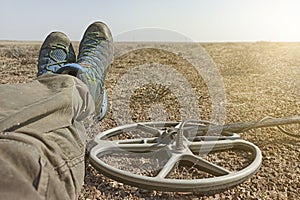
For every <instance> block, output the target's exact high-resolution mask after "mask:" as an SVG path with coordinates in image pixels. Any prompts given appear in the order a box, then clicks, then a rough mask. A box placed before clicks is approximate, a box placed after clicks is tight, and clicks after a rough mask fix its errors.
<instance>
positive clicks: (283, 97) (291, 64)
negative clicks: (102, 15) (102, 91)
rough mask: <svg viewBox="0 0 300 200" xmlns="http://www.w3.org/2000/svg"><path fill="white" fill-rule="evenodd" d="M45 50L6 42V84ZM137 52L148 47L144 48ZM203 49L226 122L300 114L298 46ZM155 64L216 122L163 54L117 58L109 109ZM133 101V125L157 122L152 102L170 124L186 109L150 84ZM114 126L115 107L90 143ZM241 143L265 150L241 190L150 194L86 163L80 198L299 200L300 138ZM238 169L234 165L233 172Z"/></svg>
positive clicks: (1, 64)
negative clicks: (125, 83) (129, 75)
mask: <svg viewBox="0 0 300 200" xmlns="http://www.w3.org/2000/svg"><path fill="white" fill-rule="evenodd" d="M40 45H41V44H40V43H25V42H0V70H1V71H0V77H1V79H0V80H1V84H13V83H25V82H29V81H31V80H33V79H34V78H35V77H36V68H37V67H36V63H37V57H38V50H39V48H40ZM116 45H117V46H118V45H119V46H121V45H126V44H116ZM137 45H140V47H141V48H142V44H137ZM172 45H178V44H172ZM75 46H76V47H77V46H78V44H76V45H75ZM202 46H203V47H204V48H205V50H206V51H207V52H208V54H209V55H210V56H211V58H212V59H213V61H214V62H215V63H216V66H217V68H218V70H219V72H220V74H221V76H222V78H223V82H224V86H225V89H226V100H227V102H226V123H230V122H237V121H252V120H258V119H261V118H263V117H265V116H272V117H285V116H293V115H299V110H300V78H299V77H300V43H268V42H257V43H207V44H202ZM151 62H156V63H160V64H164V65H168V66H171V67H172V68H174V69H176V70H177V71H178V72H180V74H183V75H184V77H185V78H186V79H187V80H188V82H189V83H190V85H191V87H193V88H194V89H195V91H196V95H197V102H198V104H199V108H200V109H201V111H202V112H201V117H202V119H206V120H209V119H210V114H211V97H210V96H209V92H208V89H207V86H206V84H205V82H204V81H203V79H202V78H201V77H199V75H197V73H195V71H194V69H193V67H192V66H191V65H190V63H188V62H187V61H186V60H184V59H183V58H182V57H181V56H180V55H175V54H170V53H169V52H166V51H162V50H160V49H144V50H139V51H133V52H131V53H129V54H126V55H124V56H121V57H119V58H117V59H115V61H114V63H113V65H112V67H111V69H110V71H109V74H108V76H107V79H106V83H105V84H106V88H107V90H108V96H109V100H110V102H109V105H110V106H111V105H112V102H111V101H112V99H111V98H110V97H111V96H112V92H113V90H114V87H115V85H116V83H117V82H118V80H119V79H120V78H121V77H122V76H123V75H124V74H125V73H126V72H128V70H130V69H131V68H133V67H134V66H138V65H142V64H147V63H151ZM131 99H132V103H131V104H130V109H131V110H130V114H131V116H132V120H133V121H136V122H138V121H150V120H152V119H153V116H150V115H149V114H148V113H149V112H148V111H149V109H155V108H153V107H151V104H153V103H156V104H159V105H162V107H163V108H164V109H165V113H163V114H164V116H165V118H166V119H167V120H173V121H174V120H180V103H179V102H178V98H176V95H174V94H173V93H172V91H171V90H170V89H169V88H166V87H164V86H162V85H157V84H152V85H146V86H144V87H142V88H137V90H136V91H135V93H134V94H133V95H132V98H131ZM158 114H160V113H158ZM154 117H155V116H154ZM158 117H159V116H158ZM115 126H116V121H114V117H113V114H112V109H111V108H110V110H109V112H108V114H107V116H106V118H105V119H104V120H103V121H102V122H99V123H98V124H94V125H93V126H89V127H88V132H89V136H90V137H92V136H94V135H95V134H96V133H98V131H102V130H107V129H109V128H113V127H115ZM299 127H300V125H299V124H295V125H287V126H285V128H286V129H288V130H289V131H291V132H293V133H295V134H298V135H300V133H299ZM242 138H244V139H245V140H248V141H250V142H252V143H254V144H256V145H257V146H258V147H259V148H260V149H261V150H262V153H263V163H262V166H261V168H260V169H259V171H258V172H257V173H256V174H255V175H254V176H253V177H251V178H249V179H248V180H247V181H245V182H244V183H242V184H240V185H239V186H237V187H234V188H231V189H228V190H226V191H223V192H218V193H216V194H213V195H209V194H207V195H203V194H197V193H179V192H162V191H146V190H143V189H139V188H136V187H132V186H129V185H125V184H123V183H119V182H116V181H114V180H112V179H110V178H107V177H105V176H104V175H102V174H100V173H98V172H97V171H96V170H95V169H94V168H93V167H92V166H90V165H89V164H88V163H87V167H86V176H85V184H84V186H83V188H82V192H81V194H80V197H79V199H193V200H196V199H299V198H300V139H299V138H294V137H290V136H287V135H285V134H283V133H282V132H280V131H279V130H278V129H277V128H276V127H271V128H261V129H255V130H250V131H247V132H245V133H243V134H242ZM220 159H221V158H220ZM229 162H231V161H230V160H229ZM235 162H236V161H232V163H229V164H233V165H234V164H235Z"/></svg>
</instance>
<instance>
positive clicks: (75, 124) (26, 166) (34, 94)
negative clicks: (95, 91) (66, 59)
mask: <svg viewBox="0 0 300 200" xmlns="http://www.w3.org/2000/svg"><path fill="white" fill-rule="evenodd" d="M0 91H1V94H3V97H4V98H1V99H0V104H1V109H0V113H1V120H0V130H1V133H0V155H1V158H0V160H1V161H0V169H1V170H0V173H1V175H0V177H1V178H0V199H35V198H33V197H34V196H35V197H36V198H38V197H43V198H46V199H75V198H76V196H77V195H78V193H79V192H80V188H81V186H82V183H83V177H84V154H85V132H84V127H83V125H82V124H81V121H82V120H83V119H85V118H86V117H87V116H88V115H90V114H91V113H92V112H93V111H94V102H93V100H92V97H91V95H90V94H89V92H88V88H87V87H86V85H85V84H83V83H82V82H81V81H80V80H78V79H77V78H75V77H72V76H69V75H49V76H47V75H46V76H42V77H41V78H39V79H38V80H36V81H33V82H31V83H28V84H18V85H1V86H0ZM17 197H18V198H17ZM24 197H28V198H24ZM29 197H30V198H29Z"/></svg>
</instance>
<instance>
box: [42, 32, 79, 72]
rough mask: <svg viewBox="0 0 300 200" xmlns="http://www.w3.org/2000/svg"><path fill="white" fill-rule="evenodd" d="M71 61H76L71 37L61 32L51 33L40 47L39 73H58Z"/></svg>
mask: <svg viewBox="0 0 300 200" xmlns="http://www.w3.org/2000/svg"><path fill="white" fill-rule="evenodd" d="M69 62H76V56H75V52H74V49H73V46H72V44H71V42H70V40H69V38H68V37H67V36H66V35H65V34H64V33H61V32H52V33H50V34H49V35H48V36H47V38H46V39H45V41H44V43H43V44H42V47H41V49H40V53H39V59H38V65H37V67H38V74H37V75H38V76H40V75H42V74H53V73H57V71H58V70H59V69H60V68H61V67H63V66H64V65H65V64H66V63H69Z"/></svg>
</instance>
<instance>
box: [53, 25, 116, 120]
mask: <svg viewBox="0 0 300 200" xmlns="http://www.w3.org/2000/svg"><path fill="white" fill-rule="evenodd" d="M112 61H113V39H112V35H111V32H110V30H109V28H108V27H107V26H106V25H105V24H104V23H102V22H95V23H93V24H91V25H90V26H89V27H88V28H87V30H86V31H85V33H84V35H83V38H82V40H81V42H80V45H79V54H78V58H77V63H78V64H77V65H76V64H74V63H73V64H68V65H66V67H64V68H65V69H63V68H62V69H61V70H59V72H60V71H63V72H62V73H67V74H74V73H77V78H79V79H80V80H82V81H83V82H84V83H85V84H86V85H87V86H88V88H89V91H90V94H91V95H92V97H93V99H94V101H95V114H96V118H97V119H98V120H101V119H102V118H103V117H104V115H105V113H106V110H107V94H106V92H105V89H104V80H105V76H106V73H107V71H108V68H109V66H110V65H111V63H112ZM76 70H77V71H76Z"/></svg>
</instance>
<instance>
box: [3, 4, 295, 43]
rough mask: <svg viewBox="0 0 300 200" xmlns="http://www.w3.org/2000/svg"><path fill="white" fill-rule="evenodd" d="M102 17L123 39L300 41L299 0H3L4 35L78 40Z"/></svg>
mask: <svg viewBox="0 0 300 200" xmlns="http://www.w3.org/2000/svg"><path fill="white" fill-rule="evenodd" d="M94 21H103V22H105V23H106V24H107V25H108V26H109V27H110V29H111V31H112V33H113V36H114V37H115V38H116V39H115V40H116V41H118V40H120V41H122V40H128V41H138V40H145V41H156V40H158V41H167V40H168V41H187V40H188V41H197V42H228V41H233V42H239V41H298V42H299V41H300V0H81V1H77V0H47V1H46V0H2V1H1V7H0V40H30V41H32V40H34V41H41V40H43V39H44V38H45V37H46V36H47V35H48V34H49V33H50V32H51V31H62V32H64V33H66V34H67V35H68V36H69V37H70V39H71V40H73V41H79V40H80V39H81V37H82V35H83V33H84V30H85V29H86V27H87V26H88V25H89V24H90V23H92V22H94Z"/></svg>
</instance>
